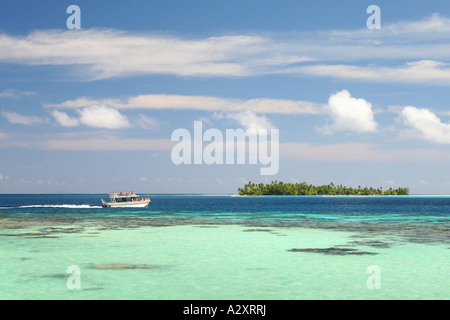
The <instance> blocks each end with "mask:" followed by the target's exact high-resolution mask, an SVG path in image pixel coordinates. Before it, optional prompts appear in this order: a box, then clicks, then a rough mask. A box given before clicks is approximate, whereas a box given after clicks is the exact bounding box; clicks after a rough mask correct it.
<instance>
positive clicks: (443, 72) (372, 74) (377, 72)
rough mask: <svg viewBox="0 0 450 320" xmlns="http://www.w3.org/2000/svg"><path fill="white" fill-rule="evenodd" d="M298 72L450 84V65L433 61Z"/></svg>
mask: <svg viewBox="0 0 450 320" xmlns="http://www.w3.org/2000/svg"><path fill="white" fill-rule="evenodd" d="M293 71H294V70H293ZM296 72H299V73H307V74H311V75H316V76H328V77H333V78H342V79H353V80H366V81H376V82H400V83H423V82H427V83H433V84H438V85H448V84H450V65H449V64H448V63H443V62H439V61H433V60H421V61H414V62H407V63H406V66H397V67H383V66H354V65H344V64H339V65H333V64H330V65H325V64H318V65H312V66H305V67H300V68H298V69H297V71H296Z"/></svg>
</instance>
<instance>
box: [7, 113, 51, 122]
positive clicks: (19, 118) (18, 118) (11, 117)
mask: <svg viewBox="0 0 450 320" xmlns="http://www.w3.org/2000/svg"><path fill="white" fill-rule="evenodd" d="M1 113H2V115H3V116H4V117H5V118H6V120H8V122H10V123H14V124H24V125H34V124H43V123H47V122H48V119H47V118H42V117H38V116H24V115H21V114H18V113H16V112H7V111H2V112H1Z"/></svg>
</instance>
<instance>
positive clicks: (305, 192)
mask: <svg viewBox="0 0 450 320" xmlns="http://www.w3.org/2000/svg"><path fill="white" fill-rule="evenodd" d="M238 192H239V194H240V195H242V196H244V195H247V196H251V195H258V196H265V195H285V196H321V195H346V196H350V195H358V196H381V195H384V196H404V195H408V194H409V188H397V189H392V188H389V189H387V190H384V191H383V188H382V187H380V188H372V187H369V188H368V187H364V188H362V187H361V186H358V188H352V187H346V186H343V185H341V184H340V185H337V186H335V185H334V183H333V182H331V183H330V184H328V185H323V186H315V185H312V184H307V183H306V182H302V183H284V182H281V181H280V182H278V181H272V183H270V184H263V183H259V184H255V183H252V182H251V181H249V182H248V183H247V184H246V185H245V186H244V187H243V188H238Z"/></svg>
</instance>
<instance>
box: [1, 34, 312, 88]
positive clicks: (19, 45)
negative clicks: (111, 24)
mask: <svg viewBox="0 0 450 320" xmlns="http://www.w3.org/2000/svg"><path fill="white" fill-rule="evenodd" d="M271 42H272V41H271V39H269V38H266V37H262V36H251V35H233V36H219V37H209V38H203V39H182V38H177V37H171V36H163V35H160V34H143V33H132V32H125V31H119V30H113V29H106V30H100V29H83V30H78V31H77V32H70V31H67V30H65V31H61V30H41V31H35V32H32V33H30V34H29V35H27V36H10V35H7V34H0V52H1V53H0V62H7V63H8V62H10V63H20V64H25V65H66V66H70V65H74V64H75V65H80V66H82V67H83V68H81V69H80V68H77V69H78V70H79V71H82V73H81V74H79V76H84V77H86V79H87V80H95V79H105V78H112V77H123V76H130V75H142V74H152V73H166V74H176V75H180V76H246V75H250V74H254V73H255V72H259V71H258V70H260V71H264V69H265V68H270V66H272V65H275V66H279V65H286V64H292V63H299V62H303V61H308V60H310V58H308V57H303V56H298V55H295V54H294V53H293V52H289V53H283V52H281V53H280V52H277V51H274V50H273V48H272V46H271V45H270V44H271ZM285 56H286V57H285ZM255 59H257V60H255ZM255 61H256V64H255ZM73 71H75V70H73ZM74 74H75V72H74Z"/></svg>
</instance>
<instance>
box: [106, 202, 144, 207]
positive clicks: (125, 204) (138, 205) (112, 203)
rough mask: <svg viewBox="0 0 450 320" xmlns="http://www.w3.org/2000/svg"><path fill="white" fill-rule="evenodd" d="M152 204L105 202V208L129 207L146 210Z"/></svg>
mask: <svg viewBox="0 0 450 320" xmlns="http://www.w3.org/2000/svg"><path fill="white" fill-rule="evenodd" d="M149 203H150V200H145V201H136V202H131V201H125V202H104V203H103V207H107V208H121V207H127V208H145V207H146V206H148V204H149Z"/></svg>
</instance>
